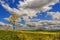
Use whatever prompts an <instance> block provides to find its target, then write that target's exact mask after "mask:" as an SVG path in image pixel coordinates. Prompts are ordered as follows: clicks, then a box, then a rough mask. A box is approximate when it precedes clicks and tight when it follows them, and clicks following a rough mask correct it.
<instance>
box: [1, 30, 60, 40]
mask: <svg viewBox="0 0 60 40" xmlns="http://www.w3.org/2000/svg"><path fill="white" fill-rule="evenodd" d="M0 40H60V31H32V30H31V31H27V30H25V31H24V30H20V31H14V30H13V31H9V30H0Z"/></svg>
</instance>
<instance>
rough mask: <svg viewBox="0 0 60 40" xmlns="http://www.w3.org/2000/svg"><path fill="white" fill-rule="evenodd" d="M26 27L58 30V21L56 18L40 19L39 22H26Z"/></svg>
mask: <svg viewBox="0 0 60 40" xmlns="http://www.w3.org/2000/svg"><path fill="white" fill-rule="evenodd" d="M26 27H30V28H33V29H42V30H59V29H60V21H58V20H40V21H39V22H27V23H26Z"/></svg>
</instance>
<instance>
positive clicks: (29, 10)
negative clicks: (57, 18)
mask: <svg viewBox="0 0 60 40" xmlns="http://www.w3.org/2000/svg"><path fill="white" fill-rule="evenodd" d="M56 2H57V0H26V1H24V2H21V1H20V4H19V5H17V6H18V9H16V8H11V7H10V6H9V5H8V4H6V3H4V1H1V4H2V6H3V7H4V8H5V9H7V10H8V11H10V12H13V13H15V14H18V15H23V14H27V15H28V16H34V15H36V13H37V12H39V11H46V10H49V9H51V7H48V6H49V5H53V4H55V3H56Z"/></svg>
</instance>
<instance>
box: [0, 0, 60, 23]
mask: <svg viewBox="0 0 60 40" xmlns="http://www.w3.org/2000/svg"><path fill="white" fill-rule="evenodd" d="M18 1H19V0H15V2H14V3H12V0H9V1H5V2H6V3H8V4H9V6H10V7H11V8H17V4H19V3H18ZM21 1H22V2H23V0H21ZM17 9H18V8H17ZM47 12H60V3H56V4H55V5H53V6H52V9H51V10H48V11H46V12H41V13H37V14H36V16H33V17H32V19H34V18H36V19H40V20H52V17H51V16H50V15H49V16H47V17H46V15H47ZM40 14H42V15H40ZM10 15H11V14H10V12H9V11H7V10H6V9H5V8H3V7H2V6H1V4H0V22H4V23H8V21H7V20H5V19H4V18H7V17H9V16H10ZM21 23H24V19H22V20H21Z"/></svg>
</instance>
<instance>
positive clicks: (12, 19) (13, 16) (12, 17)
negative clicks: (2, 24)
mask: <svg viewBox="0 0 60 40" xmlns="http://www.w3.org/2000/svg"><path fill="white" fill-rule="evenodd" d="M18 21H19V16H18V15H16V14H12V15H11V16H10V18H9V22H10V24H12V25H13V30H14V29H15V27H14V26H15V25H16V24H15V23H16V22H18Z"/></svg>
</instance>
